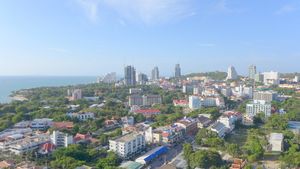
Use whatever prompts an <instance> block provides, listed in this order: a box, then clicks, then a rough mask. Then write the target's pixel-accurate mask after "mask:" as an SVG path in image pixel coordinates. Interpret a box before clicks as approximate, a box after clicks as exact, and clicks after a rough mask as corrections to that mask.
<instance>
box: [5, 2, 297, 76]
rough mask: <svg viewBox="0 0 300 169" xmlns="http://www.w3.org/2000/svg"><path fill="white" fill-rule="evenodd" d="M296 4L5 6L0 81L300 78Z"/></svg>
mask: <svg viewBox="0 0 300 169" xmlns="http://www.w3.org/2000/svg"><path fill="white" fill-rule="evenodd" d="M299 18H300V1H299V0H249V1H242V0H43V1H40V0H26V1H24V0H3V1H1V3H0V75H6V76H10V75H33V76H34V75H38V76H40V75H55V76H57V75H61V76H64V75H72V76H84V75H90V76H95V75H103V74H105V73H108V72H117V73H118V74H119V75H122V74H123V70H124V66H125V65H134V66H135V67H136V69H137V72H143V73H146V74H150V72H151V69H152V68H153V67H154V66H158V67H159V69H160V72H161V74H162V75H166V76H169V75H172V74H173V73H174V67H175V64H176V63H180V65H181V68H182V73H183V74H186V73H191V72H207V71H215V70H219V71H226V70H227V67H228V66H229V65H233V66H235V68H236V70H237V71H238V73H239V74H246V73H247V69H248V66H249V65H250V64H255V65H257V67H258V70H259V71H261V72H263V71H271V70H274V71H280V72H300V66H299V65H300V64H299V63H300V46H299V45H300V19H299Z"/></svg>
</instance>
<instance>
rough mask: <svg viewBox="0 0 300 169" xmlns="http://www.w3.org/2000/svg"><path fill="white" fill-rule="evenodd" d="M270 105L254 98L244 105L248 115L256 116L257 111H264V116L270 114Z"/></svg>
mask: <svg viewBox="0 0 300 169" xmlns="http://www.w3.org/2000/svg"><path fill="white" fill-rule="evenodd" d="M271 110H272V106H271V103H267V102H266V101H262V100H254V101H253V102H251V103H248V104H247V105H246V113H247V115H249V116H252V117H253V116H256V115H257V114H258V113H264V115H265V117H269V116H271Z"/></svg>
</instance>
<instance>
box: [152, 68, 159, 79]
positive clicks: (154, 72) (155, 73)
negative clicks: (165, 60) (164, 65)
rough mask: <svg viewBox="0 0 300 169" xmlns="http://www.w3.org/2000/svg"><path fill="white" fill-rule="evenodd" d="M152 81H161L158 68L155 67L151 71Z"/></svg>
mask: <svg viewBox="0 0 300 169" xmlns="http://www.w3.org/2000/svg"><path fill="white" fill-rule="evenodd" d="M151 80H154V81H155V80H159V69H158V67H157V66H156V67H154V68H153V69H152V71H151Z"/></svg>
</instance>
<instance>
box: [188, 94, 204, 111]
mask: <svg viewBox="0 0 300 169" xmlns="http://www.w3.org/2000/svg"><path fill="white" fill-rule="evenodd" d="M189 108H190V109H192V110H196V109H200V108H201V100H200V98H199V97H198V96H190V97H189Z"/></svg>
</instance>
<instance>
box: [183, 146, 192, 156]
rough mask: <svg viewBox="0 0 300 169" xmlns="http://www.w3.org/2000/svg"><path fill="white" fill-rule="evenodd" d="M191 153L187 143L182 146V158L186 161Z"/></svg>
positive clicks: (190, 147)
mask: <svg viewBox="0 0 300 169" xmlns="http://www.w3.org/2000/svg"><path fill="white" fill-rule="evenodd" d="M192 153H193V147H192V145H191V144H189V143H186V144H183V156H184V158H185V159H186V160H187V159H189V157H190V155H191V154H192Z"/></svg>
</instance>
